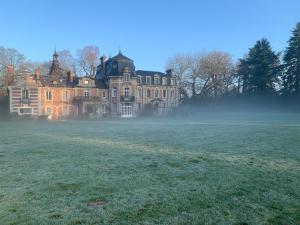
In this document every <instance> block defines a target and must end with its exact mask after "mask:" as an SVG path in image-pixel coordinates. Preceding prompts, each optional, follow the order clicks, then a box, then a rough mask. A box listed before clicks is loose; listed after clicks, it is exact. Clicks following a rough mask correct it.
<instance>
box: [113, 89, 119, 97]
mask: <svg viewBox="0 0 300 225" xmlns="http://www.w3.org/2000/svg"><path fill="white" fill-rule="evenodd" d="M117 94H118V90H117V88H116V87H113V88H112V89H111V96H112V97H117Z"/></svg>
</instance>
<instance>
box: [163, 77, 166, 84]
mask: <svg viewBox="0 0 300 225" xmlns="http://www.w3.org/2000/svg"><path fill="white" fill-rule="evenodd" d="M162 84H163V85H167V78H165V77H164V78H163V79H162Z"/></svg>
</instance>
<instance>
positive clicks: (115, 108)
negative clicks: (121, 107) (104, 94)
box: [112, 103, 117, 112]
mask: <svg viewBox="0 0 300 225" xmlns="http://www.w3.org/2000/svg"><path fill="white" fill-rule="evenodd" d="M112 111H113V112H117V103H113V104H112Z"/></svg>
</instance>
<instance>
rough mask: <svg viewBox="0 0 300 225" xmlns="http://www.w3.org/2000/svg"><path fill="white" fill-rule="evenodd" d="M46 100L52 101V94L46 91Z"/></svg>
mask: <svg viewBox="0 0 300 225" xmlns="http://www.w3.org/2000/svg"><path fill="white" fill-rule="evenodd" d="M46 99H47V100H51V99H52V92H51V91H50V90H48V91H46Z"/></svg>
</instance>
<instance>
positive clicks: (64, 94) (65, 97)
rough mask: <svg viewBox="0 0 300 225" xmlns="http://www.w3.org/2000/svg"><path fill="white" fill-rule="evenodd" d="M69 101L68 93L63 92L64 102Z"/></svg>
mask: <svg viewBox="0 0 300 225" xmlns="http://www.w3.org/2000/svg"><path fill="white" fill-rule="evenodd" d="M67 99H68V91H63V92H62V100H63V101H67Z"/></svg>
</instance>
